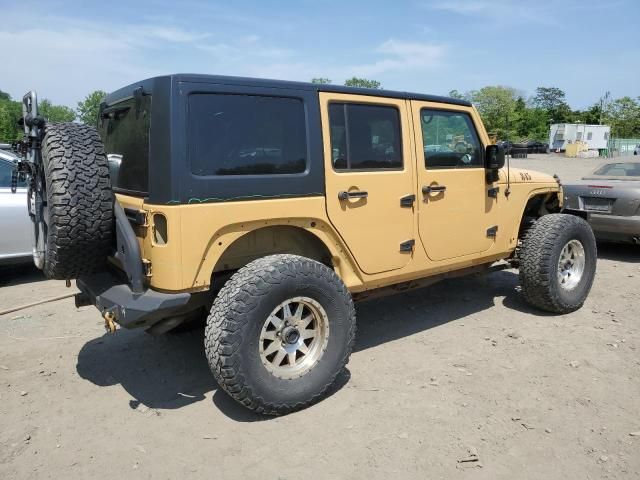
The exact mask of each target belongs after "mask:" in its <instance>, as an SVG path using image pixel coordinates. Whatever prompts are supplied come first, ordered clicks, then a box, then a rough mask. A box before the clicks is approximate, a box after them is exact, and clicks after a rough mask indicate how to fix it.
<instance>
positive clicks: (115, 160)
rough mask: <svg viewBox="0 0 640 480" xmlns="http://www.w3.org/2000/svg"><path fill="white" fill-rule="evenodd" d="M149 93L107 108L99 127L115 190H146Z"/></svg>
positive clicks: (143, 191)
mask: <svg viewBox="0 0 640 480" xmlns="http://www.w3.org/2000/svg"><path fill="white" fill-rule="evenodd" d="M150 115H151V96H150V95H144V96H142V97H141V98H140V99H139V101H138V103H137V104H136V100H134V99H130V100H126V101H124V102H119V103H117V104H115V105H112V106H110V107H107V108H106V109H105V110H104V111H103V112H102V115H101V118H100V123H99V125H98V129H99V132H100V136H101V137H102V141H103V143H104V147H105V151H106V153H107V158H108V159H109V173H110V175H111V185H112V186H113V189H114V190H115V191H116V192H118V191H120V192H122V193H128V194H133V195H146V194H147V193H148V191H149V124H150V122H149V118H150Z"/></svg>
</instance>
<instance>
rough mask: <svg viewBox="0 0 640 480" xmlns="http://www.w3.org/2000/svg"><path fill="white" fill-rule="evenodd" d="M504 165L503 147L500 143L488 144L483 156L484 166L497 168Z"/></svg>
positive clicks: (488, 168) (491, 168) (492, 168)
mask: <svg viewBox="0 0 640 480" xmlns="http://www.w3.org/2000/svg"><path fill="white" fill-rule="evenodd" d="M502 167H504V148H503V147H502V145H488V146H487V150H486V153H485V156H484V168H486V169H487V170H499V169H501V168H502Z"/></svg>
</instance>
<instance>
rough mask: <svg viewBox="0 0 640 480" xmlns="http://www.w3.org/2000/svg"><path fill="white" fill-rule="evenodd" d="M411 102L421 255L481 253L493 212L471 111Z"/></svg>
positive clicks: (490, 236) (488, 242)
mask: <svg viewBox="0 0 640 480" xmlns="http://www.w3.org/2000/svg"><path fill="white" fill-rule="evenodd" d="M411 105H412V115H413V122H414V126H416V128H415V131H416V154H417V155H418V154H419V156H418V164H417V175H418V190H419V193H420V194H421V195H420V197H421V198H420V202H419V206H418V225H419V232H420V238H421V240H422V244H423V246H424V249H425V251H426V253H427V256H428V257H429V258H430V259H432V260H434V261H439V260H446V259H450V258H455V257H462V256H466V255H473V254H479V253H481V252H485V251H486V250H488V249H489V248H491V246H492V245H493V243H494V240H495V235H494V234H493V232H492V228H493V227H494V226H495V225H492V223H491V222H492V219H494V218H495V212H494V211H493V210H494V202H493V199H491V198H489V196H488V192H487V189H488V186H487V183H486V180H485V169H484V154H483V152H484V147H483V144H482V142H481V141H480V135H479V131H478V129H477V128H476V126H475V123H474V117H477V114H475V112H474V111H473V110H472V109H471V108H469V107H457V106H454V105H451V106H449V105H447V109H442V105H441V104H433V103H430V102H417V101H412V102H411ZM449 107H450V108H449ZM476 121H479V119H477V118H476Z"/></svg>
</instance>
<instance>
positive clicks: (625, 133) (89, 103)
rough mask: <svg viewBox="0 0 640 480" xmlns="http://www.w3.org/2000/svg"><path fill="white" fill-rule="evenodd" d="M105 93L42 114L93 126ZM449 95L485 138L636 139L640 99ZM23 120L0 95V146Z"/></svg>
mask: <svg viewBox="0 0 640 480" xmlns="http://www.w3.org/2000/svg"><path fill="white" fill-rule="evenodd" d="M311 81H312V82H313V83H318V84H329V83H332V82H331V79H329V78H322V77H318V78H313V79H312V80H311ZM344 84H345V85H346V86H350V87H360V88H374V89H379V88H382V85H381V83H380V82H379V81H377V80H371V79H366V78H359V77H352V78H350V79H348V80H346V81H345V82H344ZM105 96H106V92H103V91H101V90H95V91H93V92H91V93H89V94H88V95H87V96H86V97H85V98H84V100H82V101H81V102H78V104H77V106H76V108H75V109H72V108H69V107H67V106H64V105H54V104H53V103H51V102H50V101H49V100H48V99H46V98H45V99H43V100H41V101H40V103H39V107H40V113H41V115H43V116H44V117H45V119H46V120H47V121H50V122H72V121H79V122H83V123H87V124H91V125H95V124H96V123H97V121H98V111H99V108H100V103H101V102H102V101H103V100H104V98H105ZM449 96H451V97H454V98H462V99H466V100H469V101H471V102H472V103H473V104H474V105H475V106H476V108H477V109H478V111H479V112H480V115H481V116H482V121H483V122H484V124H485V127H486V129H487V131H488V132H489V133H494V134H495V135H496V136H497V137H498V139H501V140H505V139H509V140H513V141H521V140H526V139H529V140H539V141H544V140H546V139H548V137H549V126H550V125H551V124H552V123H578V122H580V123H587V124H600V123H601V124H605V125H610V126H611V134H612V136H614V137H618V138H640V97H638V98H632V97H628V96H625V97H621V98H617V99H612V98H611V97H610V95H609V93H606V94H605V95H604V96H603V97H601V98H600V99H599V100H597V101H596V102H594V103H593V104H592V105H591V106H590V107H588V108H586V109H584V110H573V109H572V108H571V107H570V106H569V104H568V103H567V101H566V95H565V92H564V91H562V90H561V89H559V88H557V87H538V88H537V89H536V91H535V93H534V94H533V95H532V96H530V97H527V96H526V95H525V93H524V92H522V91H520V90H517V89H515V88H512V87H506V86H501V85H490V86H486V87H483V88H481V89H480V90H471V91H468V92H464V93H461V92H459V91H458V90H451V91H450V92H449ZM21 115H22V103H21V102H20V101H17V100H13V99H12V98H11V97H10V95H9V94H7V93H5V92H3V91H2V90H0V142H11V141H13V140H17V139H19V138H20V136H21V130H20V128H19V127H18V120H19V119H20V117H21Z"/></svg>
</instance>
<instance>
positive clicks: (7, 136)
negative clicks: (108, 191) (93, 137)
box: [0, 90, 107, 143]
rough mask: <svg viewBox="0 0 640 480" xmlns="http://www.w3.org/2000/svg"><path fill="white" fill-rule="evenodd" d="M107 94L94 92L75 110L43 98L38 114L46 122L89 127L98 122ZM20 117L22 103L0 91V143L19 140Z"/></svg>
mask: <svg viewBox="0 0 640 480" xmlns="http://www.w3.org/2000/svg"><path fill="white" fill-rule="evenodd" d="M106 95H107V93H106V92H103V91H102V90H95V91H93V92H91V93H90V94H89V95H87V96H86V97H85V99H84V100H82V101H81V102H78V105H77V107H76V109H75V110H74V109H72V108H70V107H67V106H66V105H55V104H53V103H52V102H51V101H50V100H49V99H47V98H44V99H42V100H40V101H39V102H38V110H39V114H40V115H42V116H43V117H44V119H45V120H46V121H48V122H73V121H76V120H77V121H80V122H82V123H87V124H90V125H96V124H97V122H98V111H99V109H100V103H101V102H102V101H103V100H104V98H105V97H106ZM20 117H22V102H21V101H19V100H13V99H12V98H11V96H10V95H9V94H8V93H6V92H3V91H2V90H0V143H11V142H13V141H14V140H19V139H20V138H21V136H22V129H21V128H20V126H19V125H18V121H19V120H20Z"/></svg>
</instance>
